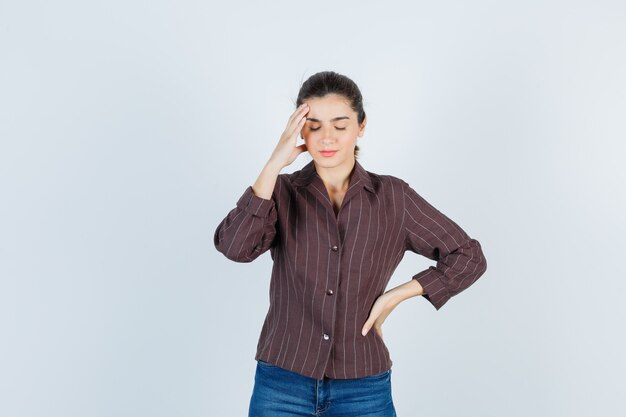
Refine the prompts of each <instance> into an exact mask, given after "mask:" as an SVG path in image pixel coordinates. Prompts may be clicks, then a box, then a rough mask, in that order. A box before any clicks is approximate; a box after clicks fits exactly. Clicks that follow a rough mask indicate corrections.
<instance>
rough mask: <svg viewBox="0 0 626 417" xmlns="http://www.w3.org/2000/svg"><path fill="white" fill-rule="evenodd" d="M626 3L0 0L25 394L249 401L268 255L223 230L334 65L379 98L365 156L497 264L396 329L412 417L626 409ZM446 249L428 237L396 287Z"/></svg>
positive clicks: (30, 402) (18, 390) (2, 377)
mask: <svg viewBox="0 0 626 417" xmlns="http://www.w3.org/2000/svg"><path fill="white" fill-rule="evenodd" d="M625 21H626V5H625V3H624V2H622V1H617V0H616V1H602V0H594V1H591V0H589V1H576V0H573V1H572V0H569V1H565V0H563V1H550V0H548V1H546V0H542V1H535V0H531V1H517V2H512V1H486V0H479V1H472V2H468V1H449V0H444V1H439V2H432V1H429V2H426V1H405V2H393V1H388V2H380V1H376V2H374V1H363V0H361V1H345V2H341V1H335V2H330V1H317V2H293V1H272V2H253V1H248V2H236V1H235V2H229V3H226V2H213V1H197V0H196V1H191V0H178V1H173V0H172V1H163V0H152V1H139V0H124V1H119V0H109V1H87V2H86V1H68V0H60V1H56V2H49V1H29V0H25V1H11V2H9V1H8V0H2V1H1V2H0V141H1V142H0V416H2V417H35V416H37V417H39V416H41V417H57V416H58V417H118V416H119V417H143V416H146V417H165V416H168V417H170V416H171V417H173V416H177V417H179V416H181V417H182V416H184V417H200V416H244V415H247V407H248V401H249V398H250V394H251V392H252V387H253V377H254V370H255V364H256V363H255V361H254V353H255V349H256V343H257V340H258V337H259V334H260V330H261V325H262V322H263V319H264V317H265V314H266V312H267V308H268V303H269V298H268V290H269V278H270V269H271V258H270V256H269V253H265V254H264V255H262V256H261V257H260V258H258V259H257V260H256V261H254V262H252V263H249V264H238V263H235V262H232V261H229V260H228V259H226V258H225V257H224V256H223V255H222V254H220V253H219V252H217V251H216V250H215V248H214V245H213V233H214V231H215V228H216V226H217V225H218V223H219V222H220V221H221V220H222V219H223V217H224V216H225V215H226V214H227V213H228V211H229V210H231V209H232V208H234V206H235V203H236V201H237V199H238V198H239V196H240V195H241V194H242V193H243V191H244V189H245V188H246V187H247V186H248V185H251V184H252V183H253V182H254V180H255V179H256V177H257V175H258V173H259V172H260V170H261V168H262V167H263V165H264V164H265V162H266V161H267V159H268V158H269V156H270V154H271V152H272V150H273V149H274V146H275V144H276V142H277V141H278V138H279V137H280V135H281V133H282V131H283V129H284V127H285V125H286V122H287V119H288V117H289V115H290V114H291V113H292V112H293V110H294V108H295V105H294V103H295V99H296V96H297V93H298V90H299V87H300V85H301V83H302V82H303V81H304V80H305V79H306V78H308V77H309V76H310V75H312V74H314V73H315V72H318V71H323V70H334V71H337V72H339V73H342V74H345V75H347V76H349V77H351V78H352V79H353V80H354V81H355V82H356V83H357V84H358V85H359V87H360V89H361V91H362V93H363V96H364V105H365V111H366V113H367V116H368V124H367V127H366V131H365V136H364V137H363V138H362V139H360V141H359V145H360V147H361V149H362V153H361V159H360V161H361V163H362V164H363V166H364V167H366V169H368V170H369V171H371V172H375V173H381V174H391V175H395V176H398V177H401V178H403V179H404V180H405V181H407V182H408V183H409V184H410V185H411V186H412V187H413V188H414V189H415V190H416V191H417V192H418V193H420V194H421V195H422V196H423V197H424V198H426V199H427V200H428V201H429V202H430V203H431V204H433V205H434V206H435V207H436V208H438V209H439V210H440V211H442V212H443V213H444V214H446V215H447V216H449V217H450V218H452V219H453V220H454V221H456V222H457V223H458V224H459V225H460V226H461V227H462V228H464V230H465V231H466V232H467V233H468V234H469V235H470V236H472V237H474V238H476V239H477V240H479V241H480V242H481V244H482V246H483V249H484V252H485V256H486V258H487V261H488V270H487V272H486V273H485V274H484V275H483V276H482V277H481V278H480V279H479V280H478V281H476V283H475V284H474V285H473V286H472V287H470V288H469V289H467V290H466V291H464V292H462V293H461V294H459V295H458V296H456V297H454V298H452V299H451V300H450V301H448V303H447V304H446V305H445V306H444V307H443V308H442V309H441V310H439V311H436V310H435V309H434V308H433V307H432V306H431V305H430V304H429V303H428V302H427V301H426V300H425V299H423V298H422V297H415V298H411V299H409V300H406V301H405V302H403V303H402V304H400V305H399V306H398V307H397V308H396V309H395V310H394V312H393V313H392V314H391V315H390V316H389V317H388V319H387V321H386V322H385V324H384V325H383V329H384V332H385V341H386V343H387V345H388V347H389V350H390V353H391V356H392V360H393V370H394V373H393V378H392V384H393V397H394V402H395V404H396V409H397V412H398V415H399V416H402V417H409V416H429V417H452V416H455V417H456V416H476V417H488V416H493V417H500V416H507V417H522V416H530V415H532V416H570V417H577V416H590V415H610V416H616V415H620V414H621V415H624V413H626V407H625V406H624V402H623V401H622V399H621V397H622V395H623V389H624V373H625V371H626V366H625V365H626V361H625V360H624V356H623V352H624V351H626V342H625V340H624V325H623V322H624V318H626V306H625V304H624V303H623V301H622V300H623V297H624V291H625V290H626V263H625V262H624V258H623V256H624V249H625V245H624V236H625V234H626V218H625V215H624V213H626V198H625V197H626V196H625V190H626V187H625V185H626V181H625V180H626V170H625V169H624V166H623V164H624V160H626V144H625V143H626V142H625V140H626V135H625V132H626V125H625V120H626V118H625V115H626V48H625V47H624V39H626V25H624V22H625ZM309 161H311V158H310V155H301V156H300V158H299V159H298V160H296V162H294V164H293V165H291V166H289V167H287V168H285V170H284V171H283V172H293V171H294V170H296V169H300V168H301V167H302V166H304V164H306V163H307V162H309ZM430 265H434V262H432V261H429V260H428V259H426V258H423V257H420V256H418V255H416V254H413V253H411V252H407V254H406V256H405V258H404V259H403V261H402V263H401V264H400V266H399V267H398V269H397V270H396V272H395V274H394V276H393V278H392V280H391V282H390V284H389V287H388V288H392V287H394V286H396V285H400V284H402V283H404V282H406V281H408V280H409V279H410V278H411V276H412V275H414V274H415V273H417V272H419V271H421V270H422V269H425V268H427V267H428V266H430ZM425 358H428V359H425Z"/></svg>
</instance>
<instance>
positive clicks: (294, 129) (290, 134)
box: [287, 116, 306, 139]
mask: <svg viewBox="0 0 626 417" xmlns="http://www.w3.org/2000/svg"><path fill="white" fill-rule="evenodd" d="M305 122H306V117H304V116H302V118H301V119H300V120H299V121H298V123H297V124H296V125H295V126H293V127H292V126H289V127H288V128H287V136H288V137H289V138H290V139H297V138H298V134H299V133H300V132H301V131H302V128H303V127H304V123H305ZM294 135H295V137H293V136H294Z"/></svg>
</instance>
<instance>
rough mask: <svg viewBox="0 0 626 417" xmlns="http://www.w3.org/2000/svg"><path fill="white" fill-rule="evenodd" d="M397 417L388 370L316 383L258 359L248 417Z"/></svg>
mask: <svg viewBox="0 0 626 417" xmlns="http://www.w3.org/2000/svg"><path fill="white" fill-rule="evenodd" d="M283 416H309V417H310V416H324V417H339V416H341V417H350V416H354V417H357V416H358V417H396V411H395V407H394V405H393V399H392V396H391V369H389V370H388V371H385V372H383V373H380V374H376V375H371V376H366V377H363V378H353V379H333V378H328V377H324V378H323V379H319V380H316V379H314V378H309V377H307V376H304V375H300V374H298V373H295V372H292V371H289V370H286V369H283V368H281V367H278V366H276V365H273V364H270V363H268V362H265V361H261V360H258V361H257V365H256V374H255V376H254V389H253V390H252V396H251V398H250V406H249V411H248V417H283Z"/></svg>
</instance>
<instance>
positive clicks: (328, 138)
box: [322, 128, 335, 144]
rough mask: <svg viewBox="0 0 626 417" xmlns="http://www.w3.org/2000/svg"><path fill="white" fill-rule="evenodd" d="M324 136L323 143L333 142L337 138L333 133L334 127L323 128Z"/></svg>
mask: <svg viewBox="0 0 626 417" xmlns="http://www.w3.org/2000/svg"><path fill="white" fill-rule="evenodd" d="M323 134H324V135H323V136H322V143H323V144H329V143H332V142H333V141H334V140H335V139H334V138H333V134H332V129H328V128H327V129H324V130H323Z"/></svg>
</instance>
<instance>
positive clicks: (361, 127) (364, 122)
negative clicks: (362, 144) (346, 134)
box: [359, 116, 367, 137]
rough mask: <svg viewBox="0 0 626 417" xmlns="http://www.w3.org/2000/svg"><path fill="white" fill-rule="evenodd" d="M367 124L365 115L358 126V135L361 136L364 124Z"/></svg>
mask: <svg viewBox="0 0 626 417" xmlns="http://www.w3.org/2000/svg"><path fill="white" fill-rule="evenodd" d="M366 124H367V116H365V117H364V118H363V123H361V126H359V137H362V136H363V134H364V133H365V125H366Z"/></svg>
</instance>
